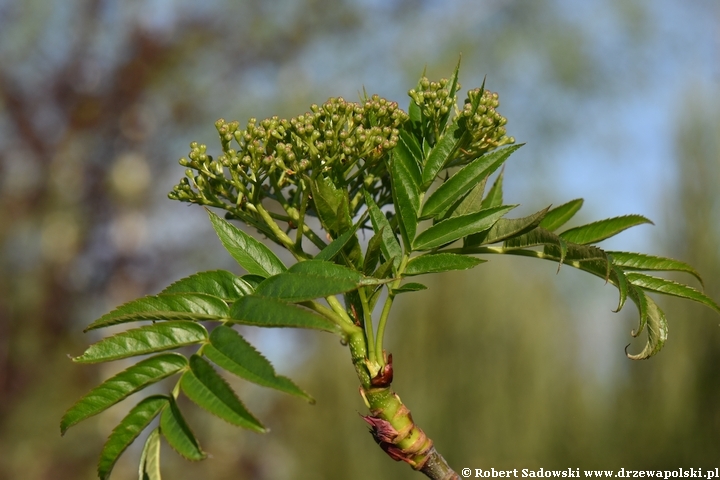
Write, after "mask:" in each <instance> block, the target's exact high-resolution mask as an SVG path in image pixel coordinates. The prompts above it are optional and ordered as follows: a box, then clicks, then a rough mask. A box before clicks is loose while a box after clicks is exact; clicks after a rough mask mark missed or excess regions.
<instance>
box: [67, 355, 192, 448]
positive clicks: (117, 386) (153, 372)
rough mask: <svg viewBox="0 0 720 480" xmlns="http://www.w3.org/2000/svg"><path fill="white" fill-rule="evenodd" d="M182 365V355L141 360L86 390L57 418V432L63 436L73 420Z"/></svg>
mask: <svg viewBox="0 0 720 480" xmlns="http://www.w3.org/2000/svg"><path fill="white" fill-rule="evenodd" d="M186 366H187V359H186V358H185V357H183V356H182V355H179V354H177V353H165V354H162V355H157V356H154V357H151V358H147V359H145V360H142V361H141V362H138V363H136V364H135V365H133V366H132V367H130V368H128V369H126V370H123V371H122V372H120V373H118V374H117V375H115V376H114V377H112V378H109V379H107V380H105V381H104V382H103V383H101V384H100V385H98V386H97V387H95V388H93V389H92V390H90V392H89V393H88V394H87V395H85V396H84V397H82V398H81V399H80V400H78V401H77V402H76V403H75V405H73V406H72V407H70V409H69V410H68V411H67V412H66V413H65V415H63V418H62V420H61V421H60V434H61V435H65V432H66V431H67V429H68V428H70V427H71V426H73V425H75V424H76V423H79V422H81V421H82V420H85V419H86V418H88V417H91V416H93V415H97V414H98V413H100V412H102V411H103V410H105V409H107V408H110V407H111V406H113V405H115V404H116V403H118V402H119V401H121V400H123V399H124V398H126V397H128V396H129V395H131V394H133V393H135V392H138V391H140V390H142V389H143V388H145V387H147V386H148V385H152V384H153V383H155V382H158V381H160V380H162V379H163V378H166V377H169V376H170V375H174V374H176V373H177V372H179V371H180V370H182V369H183V368H185V367H186Z"/></svg>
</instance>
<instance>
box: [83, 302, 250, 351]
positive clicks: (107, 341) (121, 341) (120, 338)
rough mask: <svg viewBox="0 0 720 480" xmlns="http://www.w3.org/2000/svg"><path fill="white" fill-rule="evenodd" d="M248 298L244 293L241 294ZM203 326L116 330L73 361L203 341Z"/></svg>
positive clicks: (174, 324) (167, 325) (171, 324)
mask: <svg viewBox="0 0 720 480" xmlns="http://www.w3.org/2000/svg"><path fill="white" fill-rule="evenodd" d="M243 298H248V297H243ZM207 338H208V334H207V331H206V330H205V327H203V326H202V325H200V324H198V323H195V322H186V321H178V322H160V323H155V324H153V325H146V326H144V327H140V328H134V329H132V330H126V331H124V332H120V333H117V334H115V335H113V336H112V337H107V338H104V339H102V340H100V341H99V342H97V343H94V344H92V345H90V346H89V347H88V349H87V350H85V353H83V354H82V355H80V356H79V357H75V358H73V362H77V363H99V362H108V361H111V360H118V359H121V358H127V357H133V356H135V355H144V354H146V353H155V352H161V351H163V350H172V349H174V348H178V347H184V346H185V345H193V344H196V343H202V342H205V341H207Z"/></svg>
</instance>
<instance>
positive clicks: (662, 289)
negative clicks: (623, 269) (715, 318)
mask: <svg viewBox="0 0 720 480" xmlns="http://www.w3.org/2000/svg"><path fill="white" fill-rule="evenodd" d="M626 276H627V279H628V281H629V282H630V283H632V284H633V285H636V286H638V287H640V288H642V289H644V290H649V291H651V292H656V293H663V294H665V295H673V296H675V297H680V298H687V299H688V300H694V301H696V302H699V303H702V304H703V305H706V306H708V307H710V308H712V309H713V310H715V311H716V312H718V313H720V306H719V305H718V304H717V303H715V302H714V301H713V300H712V299H711V298H710V297H708V296H707V295H705V294H704V293H702V292H699V291H697V290H695V289H694V288H692V287H689V286H687V285H683V284H682V283H677V282H673V281H672V280H666V279H664V278H660V277H653V276H650V275H645V274H644V273H627V274H626Z"/></svg>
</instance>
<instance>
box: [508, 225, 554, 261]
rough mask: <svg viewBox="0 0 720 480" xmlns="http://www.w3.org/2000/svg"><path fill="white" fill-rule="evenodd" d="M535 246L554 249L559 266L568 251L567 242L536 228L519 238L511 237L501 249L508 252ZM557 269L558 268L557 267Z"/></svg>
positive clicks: (540, 228)
mask: <svg viewBox="0 0 720 480" xmlns="http://www.w3.org/2000/svg"><path fill="white" fill-rule="evenodd" d="M536 245H545V246H552V247H555V250H556V253H557V254H558V255H557V257H558V259H559V261H560V264H562V263H563V262H564V261H565V256H566V255H567V249H568V245H567V242H566V241H565V240H563V239H562V238H561V237H559V236H558V235H555V234H554V233H552V232H549V231H547V230H545V229H544V228H542V227H537V228H535V229H533V230H531V231H529V232H528V233H525V234H523V235H520V236H519V237H513V238H510V239H508V240H506V241H505V244H504V245H503V247H504V248H506V249H508V250H512V249H518V248H527V247H534V246H536ZM558 268H560V267H559V266H558Z"/></svg>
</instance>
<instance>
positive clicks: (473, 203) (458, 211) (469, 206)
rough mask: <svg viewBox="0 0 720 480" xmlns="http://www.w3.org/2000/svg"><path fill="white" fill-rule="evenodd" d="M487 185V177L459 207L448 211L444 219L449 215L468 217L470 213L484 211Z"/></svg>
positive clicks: (469, 193)
mask: <svg viewBox="0 0 720 480" xmlns="http://www.w3.org/2000/svg"><path fill="white" fill-rule="evenodd" d="M486 183H487V177H485V178H483V179H482V180H480V182H478V183H477V185H475V186H474V187H473V188H472V190H470V191H469V192H468V193H467V195H465V197H464V198H463V199H462V200H461V201H460V202H459V203H458V205H457V207H455V208H453V207H450V208H449V209H448V211H447V212H445V215H444V216H443V219H445V218H446V217H447V216H448V214H449V216H451V217H457V216H458V215H467V214H468V213H475V212H479V211H480V210H482V209H483V207H482V202H483V195H484V194H485V184H486ZM500 203H502V202H500Z"/></svg>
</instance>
